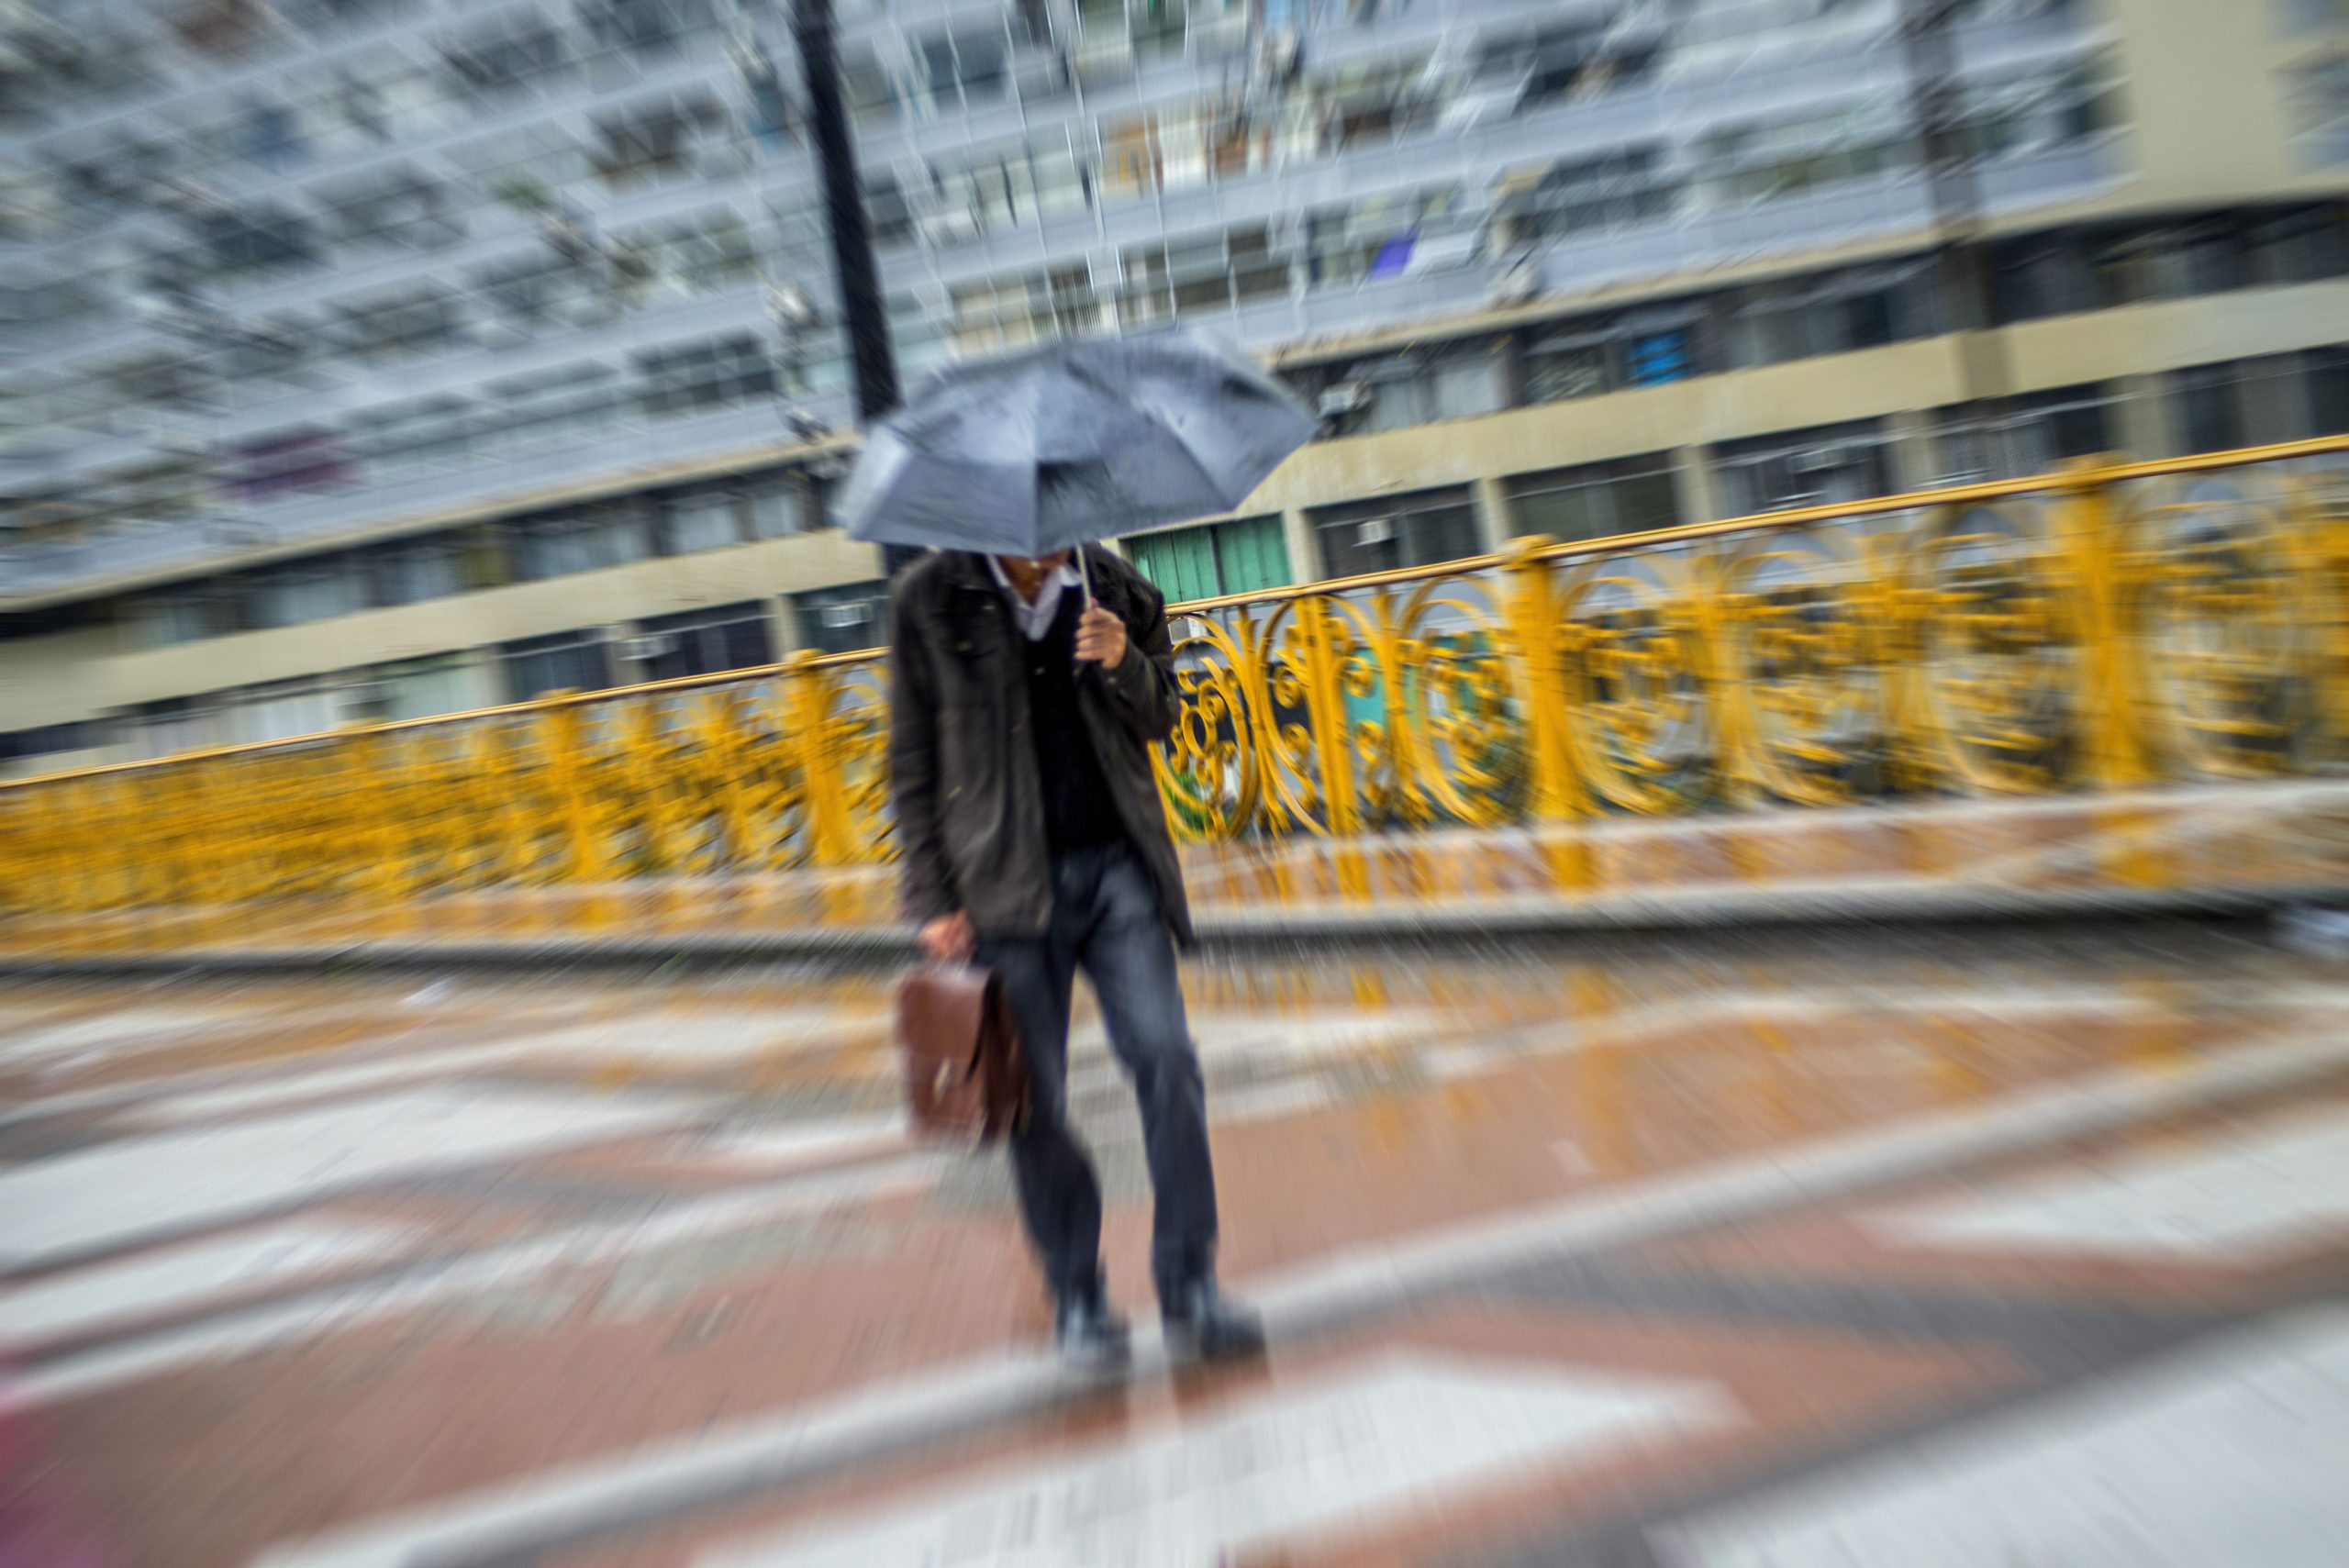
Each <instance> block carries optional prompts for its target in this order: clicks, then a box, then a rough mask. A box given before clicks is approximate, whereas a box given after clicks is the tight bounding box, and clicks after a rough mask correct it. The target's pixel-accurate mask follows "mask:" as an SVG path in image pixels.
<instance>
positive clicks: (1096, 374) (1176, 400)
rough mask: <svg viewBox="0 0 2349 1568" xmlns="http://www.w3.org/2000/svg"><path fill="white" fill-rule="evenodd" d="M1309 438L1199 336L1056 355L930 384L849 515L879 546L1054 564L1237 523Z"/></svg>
mask: <svg viewBox="0 0 2349 1568" xmlns="http://www.w3.org/2000/svg"><path fill="white" fill-rule="evenodd" d="M1313 427H1314V421H1313V417H1312V416H1311V415H1309V414H1308V413H1307V412H1306V411H1305V409H1304V408H1303V407H1302V406H1299V405H1298V404H1297V400H1296V399H1295V398H1294V397H1292V396H1291V395H1289V393H1288V392H1287V390H1286V388H1284V387H1283V386H1282V385H1281V384H1279V383H1278V382H1276V381H1275V380H1274V379H1273V378H1272V377H1271V376H1269V375H1267V374H1265V373H1264V371H1263V370H1262V369H1260V368H1259V367H1258V366H1257V364H1256V362H1255V361H1253V360H1252V359H1250V358H1249V357H1248V356H1247V355H1246V354H1245V353H1243V352H1241V350H1239V349H1237V348H1234V347H1231V346H1230V345H1228V344H1224V343H1221V342H1219V341H1216V340H1215V339H1209V338H1206V337H1203V336H1201V335H1199V334H1197V333H1193V332H1180V333H1163V334H1157V335H1153V336H1150V337H1144V338H1126V339H1088V340H1075V341H1068V342H1060V343H1054V344H1052V345H1051V346H1050V347H1048V348H1043V349H1038V350H1033V351H1031V352H1029V353H1024V354H1017V355H1011V356H1008V357H1005V358H1002V359H996V360H982V361H971V362H968V363H964V364H959V365H954V366H951V367H949V368H948V369H946V370H944V371H942V372H941V373H938V374H936V375H934V376H932V377H931V378H930V381H929V382H927V383H926V384H923V385H922V386H921V387H920V388H918V390H917V391H916V392H915V394H914V395H913V398H912V399H911V401H909V402H908V403H907V406H905V407H904V408H903V409H900V410H899V411H898V412H897V413H896V414H893V415H891V416H890V417H888V418H886V419H884V420H882V421H881V422H880V423H878V424H877V425H875V426H874V428H872V429H871V430H870V431H869V432H867V434H866V437H865V444H864V453H863V457H862V458H860V459H859V460H858V462H857V465H856V473H855V474H854V476H853V477H852V479H851V480H850V481H849V487H848V493H847V495H845V496H844V497H842V499H841V515H842V517H843V518H844V520H845V521H846V523H847V525H848V532H849V537H850V538H852V539H867V540H870V541H872V542H874V543H875V544H904V545H920V546H928V547H930V548H932V549H937V550H977V551H980V552H982V553H984V554H989V555H1017V556H1026V557H1030V558H1034V557H1038V556H1045V555H1051V554H1053V553H1055V552H1056V551H1059V550H1068V549H1072V548H1074V547H1075V546H1077V545H1081V544H1085V543H1087V542H1089V541H1091V540H1093V539H1107V538H1109V537H1111V536H1114V535H1117V534H1122V533H1130V532H1131V531H1133V530H1134V529H1137V528H1153V527H1157V526H1159V525H1161V524H1165V523H1177V522H1184V521H1187V520H1188V519H1190V518H1193V517H1210V516H1213V515H1215V514H1217V513H1221V512H1229V511H1230V510H1232V509H1233V508H1234V507H1236V506H1239V505H1240V504H1241V502H1242V501H1244V500H1246V499H1247V497H1248V495H1249V493H1250V492H1252V491H1253V490H1254V489H1255V488H1256V486H1257V485H1259V484H1262V483H1264V477H1265V475H1267V474H1269V473H1272V472H1273V470H1274V469H1275V468H1277V467H1279V466H1280V463H1281V460H1282V459H1284V458H1286V457H1287V456H1288V454H1289V453H1290V452H1292V451H1295V450H1297V448H1298V447H1300V446H1302V445H1304V444H1305V443H1306V442H1307V441H1308V440H1309V439H1312V435H1313ZM1078 559H1079V560H1080V561H1082V560H1083V555H1082V552H1080V553H1079V557H1078Z"/></svg>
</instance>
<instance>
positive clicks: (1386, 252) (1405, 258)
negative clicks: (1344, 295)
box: [1305, 185, 1478, 288]
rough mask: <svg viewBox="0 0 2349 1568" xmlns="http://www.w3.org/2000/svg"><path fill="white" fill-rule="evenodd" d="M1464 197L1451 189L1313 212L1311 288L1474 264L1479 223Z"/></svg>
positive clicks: (1309, 223)
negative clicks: (1466, 212) (1465, 207)
mask: <svg viewBox="0 0 2349 1568" xmlns="http://www.w3.org/2000/svg"><path fill="white" fill-rule="evenodd" d="M1460 197H1461V192H1460V187H1459V186H1457V185H1450V186H1443V187H1440V188H1438V189H1435V190H1431V191H1423V192H1420V193H1419V194H1418V195H1400V196H1370V197H1365V198H1364V199H1362V200H1359V201H1356V202H1353V203H1352V204H1350V205H1348V206H1340V207H1324V208H1322V209H1320V210H1319V211H1318V212H1313V213H1308V214H1307V215H1306V219H1305V245H1306V277H1307V282H1308V286H1309V287H1312V288H1333V287H1341V286H1351V285H1353V284H1359V283H1364V282H1370V281H1375V280H1379V279H1385V278H1400V277H1415V276H1418V275H1419V274H1422V273H1426V272H1443V271H1447V270H1449V269H1451V268H1454V267H1463V266H1466V265H1468V264H1469V263H1471V262H1473V261H1475V258H1476V241H1477V237H1478V236H1477V225H1476V224H1475V221H1474V220H1473V219H1472V218H1470V217H1467V216H1466V214H1465V213H1464V204H1463V203H1462V201H1461V199H1460Z"/></svg>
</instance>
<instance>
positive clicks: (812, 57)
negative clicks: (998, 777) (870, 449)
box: [791, 0, 921, 577]
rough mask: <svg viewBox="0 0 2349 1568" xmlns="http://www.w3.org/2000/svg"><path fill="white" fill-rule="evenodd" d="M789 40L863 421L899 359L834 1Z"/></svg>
mask: <svg viewBox="0 0 2349 1568" xmlns="http://www.w3.org/2000/svg"><path fill="white" fill-rule="evenodd" d="M791 32H792V39H793V41H794V42H796V44H797V45H798V46H799V63H800V68H801V71H802V72H803V73H804V74H805V76H806V77H807V123H808V128H809V129H810V130H811V131H813V132H814V135H815V141H816V166H817V169H818V172H820V173H821V174H822V176H823V181H824V206H825V209H826V213H827V215H828V217H829V219H830V222H829V228H830V230H831V236H832V266H833V271H834V273H835V275H836V276H837V278H838V280H839V283H840V295H841V326H842V327H843V328H845V330H846V331H847V333H848V350H849V364H850V367H851V370H852V373H853V374H854V376H855V378H856V417H857V422H858V423H859V424H862V425H870V424H871V423H873V421H874V420H875V419H878V418H880V417H882V416H883V415H885V414H887V413H889V412H890V411H891V410H892V409H894V408H896V406H897V404H898V402H899V401H900V395H899V393H898V391H897V358H896V353H895V352H894V351H893V350H891V348H890V345H889V316H888V311H887V309H886V308H885V306H883V304H882V301H881V275H880V272H879V271H878V270H877V269H876V268H875V267H874V264H873V230H872V228H871V227H870V226H869V225H868V224H867V223H866V221H865V215H864V192H863V188H862V186H861V185H860V184H859V183H858V181H857V177H856V144H855V142H854V140H853V139H852V138H851V136H850V134H849V125H848V110H847V107H846V106H845V105H843V104H842V103H841V61H840V52H839V50H838V49H837V48H836V47H835V46H834V43H833V39H832V0H795V3H794V4H793V6H792V7H791ZM920 558H921V551H919V550H907V549H906V548H904V547H903V546H900V545H884V546H883V547H882V550H881V559H882V561H883V562H884V563H885V567H886V569H887V571H888V573H889V575H890V576H892V577H894V576H896V574H897V572H898V570H899V569H900V568H902V567H903V566H905V565H906V563H907V562H912V561H918V560H919V559H920Z"/></svg>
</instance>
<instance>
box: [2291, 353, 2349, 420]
mask: <svg viewBox="0 0 2349 1568" xmlns="http://www.w3.org/2000/svg"><path fill="white" fill-rule="evenodd" d="M2302 359H2303V361H2304V364H2303V367H2302V368H2303V372H2304V373H2305V374H2306V375H2307V377H2308V388H2309V421H2310V428H2311V430H2312V431H2313V432H2314V433H2315V434H2317V435H2320V436H2349V346H2343V345H2340V344H2336V345H2334V346H2333V347H2332V348H2329V349H2310V350H2309V351H2308V352H2307V353H2306V354H2305V355H2303V356H2302Z"/></svg>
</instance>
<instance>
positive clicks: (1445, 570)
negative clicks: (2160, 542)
mask: <svg viewBox="0 0 2349 1568" xmlns="http://www.w3.org/2000/svg"><path fill="white" fill-rule="evenodd" d="M2343 454H2349V436H2319V437H2316V438H2314V439H2309V440H2300V441H2286V442H2280V443H2276V444H2272V445H2268V446H2261V447H2245V448H2241V449H2237V450H2232V451H2223V452H2203V453H2199V454H2197V455H2195V456H2192V457H2176V458H2162V459H2158V460H2155V461H2154V462H2126V463H2110V464H2102V465H2099V464H2097V463H2094V462H2082V463H2079V464H2076V465H2075V466H2073V467H2070V468H2066V469H2065V470H2062V471H2059V472H2057V473H2039V474H2031V475H2026V476H2024V477H2022V478H2019V479H1998V480H1988V481H1984V482H1982V483H1979V484H1956V485H1950V486H1947V487H1945V488H1943V489H1938V490H1912V491H1905V492H1902V493H1899V494H1897V495H1878V496H1871V497H1869V498H1867V499H1865V500H1857V501H1839V502H1835V503H1831V504H1829V505H1825V506H1803V507H1795V508H1790V509H1788V510H1786V511H1780V512H1761V513H1753V514H1750V515H1747V516H1744V517H1723V518H1720V519H1718V520H1715V521H1711V522H1703V523H1687V524H1682V525H1680V526H1678V527H1675V528H1652V529H1649V530H1646V531H1645V532H1641V533H1629V534H1613V535H1609V536H1608V537H1606V538H1603V539H1577V540H1575V541H1572V542H1570V543H1550V544H1542V545H1538V546H1533V547H1531V548H1530V549H1526V550H1523V551H1522V553H1520V552H1519V551H1510V552H1508V553H1497V554H1486V555H1473V556H1464V557H1462V558H1461V559H1459V560H1456V561H1448V562H1442V563H1440V564H1437V565H1433V566H1414V567H1405V568H1401V569H1398V570H1397V571H1392V572H1374V573H1363V574H1361V575H1358V576H1353V577H1338V578H1330V579H1326V580H1324V581H1321V582H1316V583H1297V584H1286V585H1284V586H1281V587H1277V588H1265V589H1259V590H1256V591H1254V592H1252V593H1246V594H1228V595H1222V596H1220V597H1217V598H1208V599H1190V600H1186V601H1185V602H1183V603H1181V604H1178V605H1170V606H1167V610H1168V613H1169V614H1170V615H1204V614H1206V613H1208V612H1209V611H1213V610H1220V609H1230V608H1235V607H1238V606H1246V605H1273V604H1283V603H1286V602H1290V601H1293V600H1297V599H1302V598H1309V597H1314V596H1317V595H1328V594H1342V593H1352V592H1359V591H1362V590H1365V589H1372V588H1382V587H1393V586H1397V585H1399V584H1407V583H1419V582H1427V581H1431V580H1433V579H1437V578H1442V577H1457V576H1463V575H1465V574H1468V573H1475V572H1482V571H1489V570H1492V569H1494V568H1497V567H1499V566H1501V565H1504V564H1506V563H1508V562H1511V561H1513V560H1520V559H1523V560H1532V561H1564V560H1570V559H1573V558H1575V557H1580V556H1591V555H1605V554H1611V553H1615V552H1618V551H1621V550H1652V549H1654V548H1657V547H1659V546H1668V545H1674V544H1681V543H1687V542H1690V541H1694V540H1698V539H1719V538H1721V537H1723V536H1726V535H1731V534H1739V533H1751V532H1758V531H1765V530H1771V529H1779V528H1802V527H1805V526H1808V525H1809V524H1812V523H1821V522H1841V521H1849V520H1852V519H1854V518H1858V517H1882V516H1885V515H1887V514H1889V513H1895V512H1906V511H1913V510H1917V509H1920V508H1925V507H1932V508H1944V509H1946V508H1949V507H1963V506H1976V505H1979V504H1981V503H1984V502H1990V501H1999V500H2005V499H2008V498H2009V497H2012V496H2017V495H2035V494H2041V493H2044V492H2046V491H2049V490H2059V489H2061V490H2068V489H2078V488H2086V487H2092V486H2098V485H2107V484H2125V483H2128V482H2130V481H2132V480H2143V479H2158V478H2164V477H2169V476H2173V475H2178V474H2192V473H2220V472H2223V471H2224V470H2227V469H2232V468H2245V467H2250V466H2254V465H2255V464H2260V463H2267V462H2288V461H2291V460H2294V459H2298V458H2309V457H2322V456H2327V455H2343ZM884 653H885V649H881V648H868V649H861V650H857V651H852V652H846V653H822V654H816V653H806V652H802V653H796V654H794V655H792V656H791V657H790V658H788V659H785V660H783V661H780V662H776V663H772V664H756V665H749V666H746V667H744V668H742V669H739V670H722V671H714V672H711V673H707V674H700V675H681V676H678V677H675V678H674V679H672V680H666V681H651V682H644V683H640V684H635V685H627V686H609V687H604V688H600V689H598V690H596V691H590V692H563V693H559V694H556V695H550V696H542V697H535V698H532V699H531V700H529V701H528V702H519V703H507V704H502V705H499V706H494V707H482V708H471V709H468V710H466V711H464V712H462V713H445V714H435V715H432V716H430V717H425V718H407V719H397V720H394V721H391V722H388V723H384V724H371V725H352V726H348V727H345V728H340V729H329V730H321V731H317V732H315V733H312V734H307V735H294V736H286V737H284V738H282V739H278V740H254V741H247V742H244V743H241V744H239V745H233V746H217V747H211V748H207V749H206V750H202V751H181V752H175V753H173V754H172V755H170V756H167V757H149V758H141V759H139V760H138V761H134V762H107V763H103V764H100V765H99V766H96V767H89V768H73V769H67V770H64V771H61V772H58V773H39V774H34V775H32V776H29V777H27V778H21V779H13V780H6V781H0V795H5V794H7V793H10V792H15V791H22V790H27V789H31V788H34V787H36V786H40V785H49V784H64V783H71V782H73V781H76V780H82V779H95V778H103V777H107V776H111V775H118V774H123V773H138V772H141V771H145V770H150V769H156V768H164V767H176V766H181V765H184V764H186V763H191V762H213V761H217V760H220V759H224V758H230V757H243V756H251V755H255V754H257V753H261V752H266V751H293V750H298V749H300V748H303V747H306V746H315V745H317V744H319V743H321V742H324V741H331V740H347V739H351V738H355V737H362V736H377V735H391V734H398V733H401V732H403V731H406V730H412V729H426V728H437V727H440V726H455V725H462V724H468V723H475V722H478V721H481V720H484V719H498V718H511V717H520V716H525V715H531V714H541V713H549V712H555V711H560V710H562V709H565V708H572V707H580V706H592V705H596V704H601V703H607V702H612V701H616V700H620V699H625V698H634V697H644V696H656V695H664V694H669V693H683V692H691V691H698V690H705V689H707V688H709V687H713V686H725V685H734V684H743V683H749V682H753V681H758V680H762V679H766V678H769V677H772V676H774V675H777V674H781V673H786V672H789V671H793V670H809V671H816V670H832V669H846V668H852V667H855V666H858V665H863V664H869V663H872V662H874V661H876V660H878V659H880V658H881V657H882V655H883V654H884Z"/></svg>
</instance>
